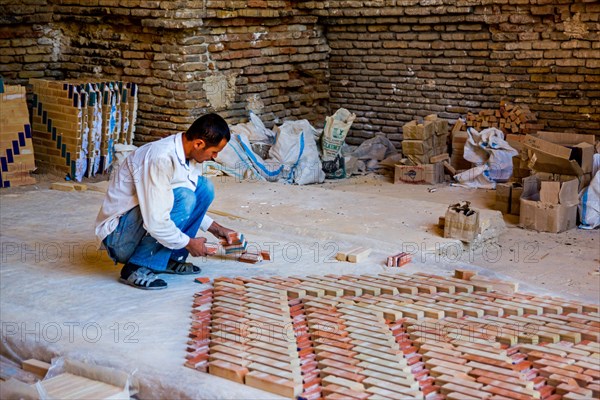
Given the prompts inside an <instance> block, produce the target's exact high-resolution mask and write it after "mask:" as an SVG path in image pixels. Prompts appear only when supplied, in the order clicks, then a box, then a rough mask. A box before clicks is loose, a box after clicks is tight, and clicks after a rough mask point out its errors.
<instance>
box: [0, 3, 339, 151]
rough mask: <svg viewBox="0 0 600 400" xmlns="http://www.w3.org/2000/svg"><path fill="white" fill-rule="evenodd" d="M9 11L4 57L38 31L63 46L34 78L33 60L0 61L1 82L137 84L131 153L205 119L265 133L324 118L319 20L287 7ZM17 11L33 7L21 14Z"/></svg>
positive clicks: (83, 6)
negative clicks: (214, 116) (262, 125)
mask: <svg viewBox="0 0 600 400" xmlns="http://www.w3.org/2000/svg"><path fill="white" fill-rule="evenodd" d="M10 1H13V0H10ZM14 2H15V6H14V7H12V8H11V9H9V10H8V11H9V15H8V16H6V17H5V18H4V20H3V22H4V24H3V27H2V30H0V34H5V35H7V36H8V35H11V36H10V37H11V38H14V40H12V41H9V42H8V43H4V44H5V45H6V46H5V47H3V48H2V49H3V51H6V52H7V53H10V54H11V55H12V52H17V51H18V52H23V51H25V52H28V51H29V48H25V47H26V46H28V43H29V42H24V41H23V40H25V39H26V38H27V35H30V34H32V33H31V32H33V33H35V32H37V31H36V29H37V30H39V29H42V32H43V31H44V30H46V31H48V30H50V31H52V32H58V35H60V39H61V40H58V41H52V44H53V47H51V48H50V49H49V51H51V53H50V55H51V56H52V57H53V61H56V62H54V63H53V64H46V65H38V66H35V67H36V68H38V69H36V70H35V73H29V72H27V71H31V68H33V66H32V65H31V64H32V61H33V60H28V59H24V58H22V59H13V60H10V61H11V62H5V61H4V60H3V61H2V64H0V68H2V70H1V72H0V73H1V74H2V75H3V76H4V77H5V78H7V81H8V82H9V83H13V82H15V83H17V82H18V83H26V81H27V79H28V78H29V77H30V76H35V77H39V76H56V77H61V78H62V77H64V78H67V79H79V78H85V79H87V80H89V78H90V77H92V78H97V79H100V80H107V79H122V80H127V81H131V82H135V83H138V84H139V85H140V90H139V112H138V122H137V128H136V141H137V142H138V143H140V142H145V141H149V140H154V139H157V138H159V137H161V136H165V135H167V134H170V133H173V132H177V131H181V130H185V129H187V127H188V126H189V124H190V123H191V122H193V121H194V119H195V118H197V117H198V116H199V115H201V114H203V113H206V112H209V111H217V112H219V113H220V114H221V115H223V116H224V117H226V119H227V120H228V122H230V123H236V122H239V121H242V120H246V119H247V115H248V109H252V110H255V111H256V112H257V113H258V114H259V115H260V116H261V118H263V120H265V122H266V123H267V125H268V126H269V125H272V123H273V121H276V120H278V119H283V118H287V117H294V118H308V119H309V120H311V121H313V122H319V121H321V122H322V121H323V120H324V116H325V115H326V114H327V113H328V109H327V107H326V106H327V99H328V97H329V93H328V82H327V79H328V77H327V56H328V52H329V47H328V46H327V44H326V40H325V37H324V34H323V30H322V28H321V27H320V26H318V25H317V24H316V22H317V17H316V16H306V15H301V14H300V13H299V12H298V11H297V10H294V9H292V7H291V2H290V1H258V0H255V1H206V0H202V1H187V0H186V1H183V0H180V1H171V0H156V1H144V0H61V1H58V0H21V1H18V0H14ZM22 2H30V3H32V4H36V5H35V6H32V7H29V8H26V9H24V10H19V8H18V6H17V5H16V4H17V3H22ZM41 9H43V11H44V13H45V14H44V15H45V19H44V20H43V21H36V23H39V24H40V25H39V27H38V26H34V25H33V24H32V23H30V21H29V20H28V18H29V19H35V18H36V17H35V15H34V14H35V13H36V12H39V11H40V10H41ZM17 15H20V17H18V18H17V17H16V16H17ZM15 29H16V30H17V31H16V33H15V31H14V30H15ZM21 31H22V32H23V33H21ZM42 39H43V40H47V39H48V38H47V37H44V36H43V35H41V38H40V40H42ZM34 48H35V46H33V45H32V49H34ZM40 74H41V75H40Z"/></svg>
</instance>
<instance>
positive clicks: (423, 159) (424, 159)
mask: <svg viewBox="0 0 600 400" xmlns="http://www.w3.org/2000/svg"><path fill="white" fill-rule="evenodd" d="M432 155H433V151H430V152H428V153H427V154H406V155H405V156H406V158H407V159H408V160H409V161H410V164H413V165H425V164H430V163H431V161H430V160H431V156H432Z"/></svg>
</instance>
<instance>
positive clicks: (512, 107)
mask: <svg viewBox="0 0 600 400" xmlns="http://www.w3.org/2000/svg"><path fill="white" fill-rule="evenodd" d="M466 122H467V126H468V127H473V128H475V129H476V130H478V131H480V130H483V129H487V128H498V129H500V130H501V131H502V132H504V134H505V135H508V134H528V133H535V132H537V131H538V130H540V129H544V125H543V124H538V123H537V117H536V116H535V114H534V113H532V112H531V110H530V109H529V107H528V106H527V105H526V104H523V105H520V104H511V103H508V102H505V101H501V102H500V108H499V109H498V110H482V111H480V112H479V114H472V113H470V112H469V113H468V114H467V118H466Z"/></svg>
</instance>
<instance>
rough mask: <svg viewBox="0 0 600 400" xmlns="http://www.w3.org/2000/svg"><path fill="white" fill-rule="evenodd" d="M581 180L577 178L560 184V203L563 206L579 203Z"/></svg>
mask: <svg viewBox="0 0 600 400" xmlns="http://www.w3.org/2000/svg"><path fill="white" fill-rule="evenodd" d="M578 189H579V182H578V181H577V179H573V180H570V181H567V182H563V183H562V184H561V185H560V192H559V194H558V198H559V203H560V204H562V205H563V206H576V205H578V204H579V192H578Z"/></svg>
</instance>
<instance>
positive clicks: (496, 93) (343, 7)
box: [299, 0, 600, 143]
mask: <svg viewBox="0 0 600 400" xmlns="http://www.w3.org/2000/svg"><path fill="white" fill-rule="evenodd" d="M299 6H300V8H306V9H311V10H314V11H312V13H313V15H319V16H320V20H319V21H320V22H321V23H322V24H324V25H325V26H326V27H327V40H328V43H329V46H330V47H331V49H332V51H331V58H330V73H331V77H330V84H331V92H330V95H331V98H330V107H331V109H332V110H335V109H336V108H337V107H342V106H343V107H347V108H348V109H350V110H352V111H353V112H356V113H357V114H358V118H357V120H356V122H355V124H354V125H353V129H352V131H351V132H352V136H353V137H352V138H349V141H350V142H353V143H359V142H361V141H362V140H364V138H369V137H372V136H373V135H376V134H379V133H381V132H383V133H385V134H386V135H387V136H388V137H389V138H390V139H391V140H393V141H394V142H396V143H398V141H400V140H401V139H402V131H401V126H402V125H403V124H404V123H405V122H407V121H408V120H410V119H412V118H414V117H415V116H424V115H427V114H429V113H438V115H440V116H442V117H444V118H447V119H450V120H453V119H456V118H457V117H459V116H461V115H463V116H464V115H465V114H466V113H467V111H479V110H481V109H486V108H493V109H497V108H498V106H499V102H500V100H502V99H505V100H509V101H513V102H517V103H525V104H527V105H528V106H529V107H530V108H531V109H532V110H533V111H535V112H536V113H537V115H538V118H539V119H540V122H542V123H544V124H545V125H546V127H547V129H553V130H558V131H575V132H582V133H596V134H600V24H599V21H600V3H598V2H597V1H593V0H591V1H590V0H588V1H582V0H398V1H395V0H379V1H377V0H374V1H325V2H312V1H311V2H300V5H299Z"/></svg>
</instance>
